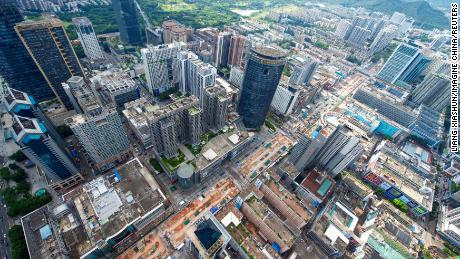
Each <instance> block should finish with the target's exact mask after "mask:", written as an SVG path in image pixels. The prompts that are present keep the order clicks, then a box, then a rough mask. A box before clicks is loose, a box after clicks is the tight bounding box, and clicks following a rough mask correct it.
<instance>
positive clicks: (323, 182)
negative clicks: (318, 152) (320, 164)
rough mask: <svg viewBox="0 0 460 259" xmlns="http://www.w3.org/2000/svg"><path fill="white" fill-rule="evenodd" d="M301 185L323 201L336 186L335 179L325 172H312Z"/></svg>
mask: <svg viewBox="0 0 460 259" xmlns="http://www.w3.org/2000/svg"><path fill="white" fill-rule="evenodd" d="M301 185H302V186H303V187H304V188H305V189H307V190H308V191H309V192H310V193H312V194H313V195H315V196H316V197H317V198H319V199H320V200H323V199H324V198H325V197H326V196H327V194H328V193H329V192H330V190H332V188H333V187H334V185H335V181H334V179H332V178H331V177H330V176H329V175H327V174H326V173H324V172H318V171H317V170H312V171H310V172H309V173H308V175H307V177H305V179H304V180H303V181H302V183H301Z"/></svg>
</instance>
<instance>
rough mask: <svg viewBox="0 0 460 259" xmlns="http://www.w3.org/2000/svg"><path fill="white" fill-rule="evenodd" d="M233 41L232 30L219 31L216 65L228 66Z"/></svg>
mask: <svg viewBox="0 0 460 259" xmlns="http://www.w3.org/2000/svg"><path fill="white" fill-rule="evenodd" d="M231 42H232V34H231V33H230V32H219V34H218V36H217V46H216V58H215V59H216V63H215V66H216V67H227V66H228V61H229V56H230V44H231Z"/></svg>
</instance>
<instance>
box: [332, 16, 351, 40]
mask: <svg viewBox="0 0 460 259" xmlns="http://www.w3.org/2000/svg"><path fill="white" fill-rule="evenodd" d="M350 26H351V23H350V22H349V21H347V20H340V22H339V23H338V24H337V27H336V28H335V35H337V37H339V38H340V39H343V40H344V39H345V37H346V35H347V32H348V30H349V29H350Z"/></svg>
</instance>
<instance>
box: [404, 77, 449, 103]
mask: <svg viewBox="0 0 460 259" xmlns="http://www.w3.org/2000/svg"><path fill="white" fill-rule="evenodd" d="M412 102H413V103H414V104H416V105H420V104H424V105H426V106H428V107H430V108H431V109H433V110H435V111H437V112H444V110H445V109H446V107H447V106H448V105H449V103H450V81H449V79H448V78H447V77H446V76H444V75H436V74H431V75H428V76H427V77H426V78H425V79H424V80H423V82H422V83H420V84H419V85H418V86H417V87H416V88H415V90H414V92H413V93H412Z"/></svg>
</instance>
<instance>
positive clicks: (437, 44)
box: [430, 35, 450, 50]
mask: <svg viewBox="0 0 460 259" xmlns="http://www.w3.org/2000/svg"><path fill="white" fill-rule="evenodd" d="M448 40H450V36H449V35H438V36H436V38H435V39H434V40H433V42H431V45H430V47H431V49H432V50H438V49H440V48H441V47H442V46H443V45H444V44H446V42H447V41H448Z"/></svg>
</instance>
